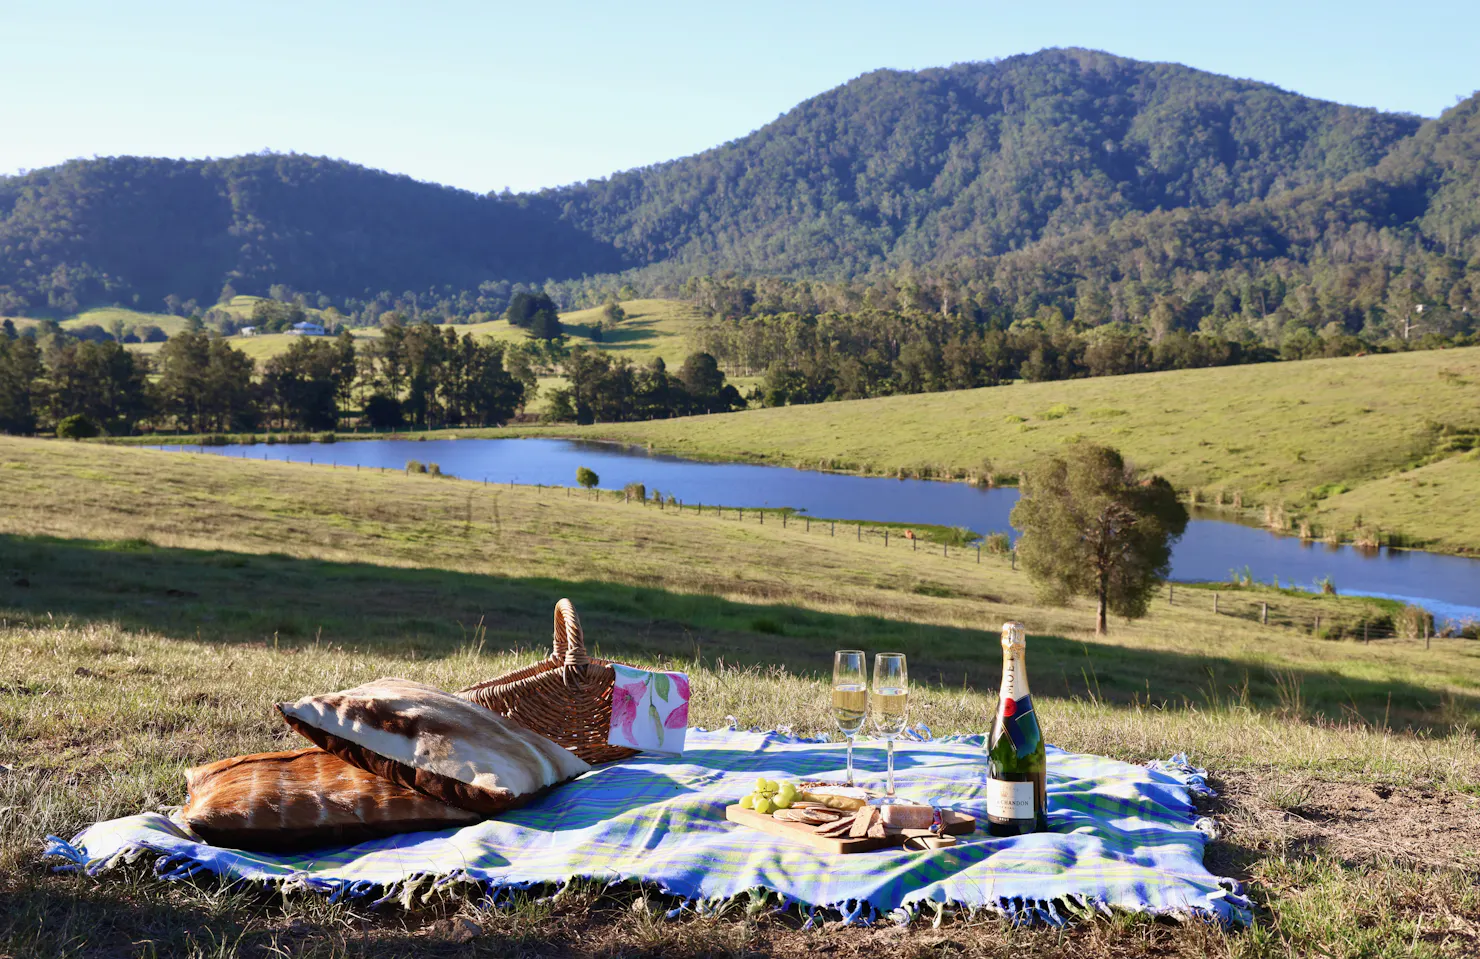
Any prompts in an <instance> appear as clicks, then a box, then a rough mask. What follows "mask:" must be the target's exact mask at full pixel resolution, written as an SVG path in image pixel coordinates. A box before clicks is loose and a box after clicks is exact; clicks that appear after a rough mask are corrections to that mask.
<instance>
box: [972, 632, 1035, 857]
mask: <svg viewBox="0 0 1480 959" xmlns="http://www.w3.org/2000/svg"><path fill="white" fill-rule="evenodd" d="M1027 652H1028V641H1027V633H1026V632H1025V631H1024V629H1023V624H1022V623H1003V624H1002V686H1001V688H1000V689H999V691H998V697H997V718H996V720H995V721H994V722H993V723H992V735H991V737H990V738H989V739H988V740H987V770H988V772H987V776H988V778H987V831H988V832H990V833H991V834H992V835H994V836H1020V835H1022V834H1023V833H1030V832H1042V831H1044V830H1046V829H1048V815H1047V809H1048V787H1047V783H1046V781H1045V773H1046V771H1047V769H1048V761H1047V758H1046V757H1045V756H1044V751H1043V733H1042V731H1041V730H1039V728H1038V715H1037V713H1035V712H1034V711H1033V697H1032V696H1030V695H1029V694H1028V665H1027Z"/></svg>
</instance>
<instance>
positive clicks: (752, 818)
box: [725, 803, 976, 856]
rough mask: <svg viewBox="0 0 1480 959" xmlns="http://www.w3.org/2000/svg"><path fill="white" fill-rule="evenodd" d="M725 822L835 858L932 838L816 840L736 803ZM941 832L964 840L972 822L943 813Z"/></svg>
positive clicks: (898, 833) (900, 834)
mask: <svg viewBox="0 0 1480 959" xmlns="http://www.w3.org/2000/svg"><path fill="white" fill-rule="evenodd" d="M725 818H726V819H728V820H729V821H730V822H733V823H738V824H739V825H742V826H749V827H750V828H751V829H758V830H760V831H761V832H765V833H770V834H771V835H773V836H781V837H783V838H786V839H791V840H793V841H795V842H800V843H805V844H806V845H808V846H811V847H813V848H814V849H821V850H822V851H823V852H830V853H833V854H835V855H839V856H846V855H848V854H850V853H858V852H871V851H873V850H875V849H891V848H896V847H899V846H903V845H904V844H905V843H906V842H908V841H909V840H911V839H914V838H922V837H932V836H934V835H935V834H934V833H932V832H931V831H930V830H928V829H894V828H892V827H891V828H889V829H888V830H886V832H885V835H883V836H880V837H874V836H864V837H861V838H857V839H854V838H850V837H848V836H839V837H836V838H834V837H830V836H819V835H817V833H816V832H815V831H814V830H813V827H812V826H807V825H804V824H802V823H799V822H783V821H782V820H780V819H773V818H772V817H771V816H769V815H765V814H763V813H758V812H756V811H755V810H754V809H746V808H745V807H744V806H741V805H740V804H739V803H735V804H733V805H730V806H726V807H725ZM941 823H942V826H943V829H942V831H943V832H944V833H945V834H946V835H949V836H966V835H970V834H971V833H974V832H976V819H975V818H974V817H972V816H968V815H967V814H966V813H961V812H955V811H954V810H950V809H947V810H943V811H942V812H941Z"/></svg>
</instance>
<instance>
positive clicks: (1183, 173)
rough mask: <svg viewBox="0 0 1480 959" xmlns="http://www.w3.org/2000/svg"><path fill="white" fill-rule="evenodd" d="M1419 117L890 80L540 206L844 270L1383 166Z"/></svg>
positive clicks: (743, 259) (1142, 69)
mask: <svg viewBox="0 0 1480 959" xmlns="http://www.w3.org/2000/svg"><path fill="white" fill-rule="evenodd" d="M1418 126H1419V120H1418V119H1417V118H1414V117H1408V116H1397V115H1392V114H1383V113H1379V112H1377V111H1375V110H1363V109H1356V108H1353V107H1345V106H1339V105H1337V104H1333V103H1326V102H1323V101H1318V100H1312V99H1309V98H1306V97H1302V96H1298V95H1296V94H1293V93H1287V92H1285V91H1282V90H1279V89H1276V88H1275V87H1271V86H1268V85H1266V84H1260V83H1252V82H1248V81H1242V80H1233V79H1229V78H1227V77H1222V76H1216V75H1214V74H1209V73H1203V72H1201V71H1198V70H1193V69H1190V68H1188V67H1183V66H1178V65H1175V64H1159V63H1141V62H1138V61H1134V60H1127V59H1123V58H1120V57H1113V56H1110V55H1108V54H1104V53H1097V52H1092V51H1085V50H1047V51H1043V52H1041V53H1037V54H1032V55H1029V56H1020V57H1013V58H1011V59H1008V60H1004V61H1001V62H999V63H970V64H961V65H958V66H954V67H950V68H946V69H935V70H923V71H920V72H918V73H909V72H901V71H896V70H880V71H877V72H874V73H870V74H867V75H865V76H862V77H860V78H858V79H857V80H854V81H853V82H851V83H848V84H846V85H844V86H842V87H839V88H837V89H835V90H832V91H829V92H828V93H825V94H823V95H821V96H818V97H814V98H813V99H811V100H808V101H807V102H805V103H803V104H801V105H800V106H798V107H796V108H795V109H794V110H792V111H790V112H789V113H787V114H786V115H785V116H783V117H781V118H780V119H779V120H777V121H776V122H774V123H772V124H769V125H768V126H766V127H764V128H762V129H760V130H758V131H756V132H755V133H753V134H751V135H750V136H747V137H744V138H742V139H740V140H736V141H734V142H732V143H729V144H726V145H724V146H722V147H719V148H717V149H714V150H710V151H707V152H705V153H701V154H699V155H697V156H693V157H686V158H684V159H681V160H675V161H673V162H671V163H666V164H662V165H659V166H655V167H649V168H646V169H642V170H634V171H630V172H627V173H620V174H617V175H615V176H612V177H610V178H609V179H606V180H602V181H594V182H588V183H585V184H581V185H580V186H576V187H570V188H566V189H562V190H554V191H548V192H546V193H544V194H541V198H542V199H544V200H545V201H546V202H548V203H550V204H551V205H552V207H555V206H558V208H559V212H560V213H561V214H562V215H563V216H564V217H565V218H566V219H568V220H569V221H571V222H573V223H575V224H577V225H579V226H580V227H581V228H582V229H584V230H586V231H588V232H590V233H591V234H592V235H593V236H596V237H598V238H600V239H602V240H606V241H610V242H612V243H613V244H615V245H616V246H617V247H619V248H620V249H622V250H623V251H624V252H625V253H627V254H628V256H629V257H630V258H633V259H636V260H638V261H640V262H644V263H652V262H659V261H675V262H677V263H680V264H684V265H686V266H689V267H691V268H694V269H697V270H714V269H725V268H729V269H738V270H743V271H760V272H801V273H813V274H820V275H834V276H837V275H847V274H849V273H854V272H857V271H859V270H861V269H864V268H867V267H869V266H871V265H874V264H877V263H880V262H885V263H894V264H898V263H902V262H914V263H924V262H929V261H931V260H936V259H940V258H946V257H956V256H964V255H977V256H980V255H991V254H997V253H1003V252H1006V251H1008V250H1012V249H1016V248H1019V247H1022V246H1024V245H1026V244H1029V243H1031V242H1033V241H1034V240H1037V239H1039V238H1040V237H1042V236H1044V235H1054V234H1060V233H1065V232H1069V231H1072V230H1074V229H1077V228H1082V227H1101V226H1105V225H1107V224H1109V223H1111V222H1113V221H1114V220H1115V219H1117V218H1119V217H1122V216H1125V215H1126V214H1130V213H1135V212H1149V211H1152V210H1157V209H1171V208H1179V207H1212V206H1215V205H1217V204H1220V203H1230V204H1238V203H1243V202H1246V201H1249V200H1256V199H1260V198H1263V197H1266V196H1269V195H1271V194H1272V193H1276V192H1278V191H1281V190H1285V189H1289V188H1292V187H1297V186H1300V185H1303V184H1307V183H1313V182H1318V181H1323V180H1335V179H1338V178H1340V177H1342V176H1344V175H1346V174H1348V173H1352V172H1354V171H1357V170H1361V169H1364V168H1367V167H1370V166H1372V165H1373V164H1375V163H1377V162H1378V161H1379V160H1381V159H1382V158H1383V156H1384V155H1385V154H1386V153H1387V152H1388V151H1389V149H1391V148H1392V146H1393V145H1394V144H1395V143H1397V142H1398V141H1399V140H1401V139H1402V138H1404V137H1406V136H1408V135H1410V134H1412V133H1413V132H1414V131H1415V130H1416V129H1417V128H1418Z"/></svg>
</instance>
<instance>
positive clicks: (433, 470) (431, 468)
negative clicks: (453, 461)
mask: <svg viewBox="0 0 1480 959" xmlns="http://www.w3.org/2000/svg"><path fill="white" fill-rule="evenodd" d="M424 472H425V473H426V474H427V475H428V476H441V475H442V467H440V466H438V465H437V464H436V463H428V464H427V468H426V470H425V471H424Z"/></svg>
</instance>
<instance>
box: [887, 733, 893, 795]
mask: <svg viewBox="0 0 1480 959" xmlns="http://www.w3.org/2000/svg"><path fill="white" fill-rule="evenodd" d="M888 744H889V778H888V780H887V785H886V786H885V789H886V791H887V795H888V796H889V798H890V799H893V798H894V739H893V737H890V738H889V740H888Z"/></svg>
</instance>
